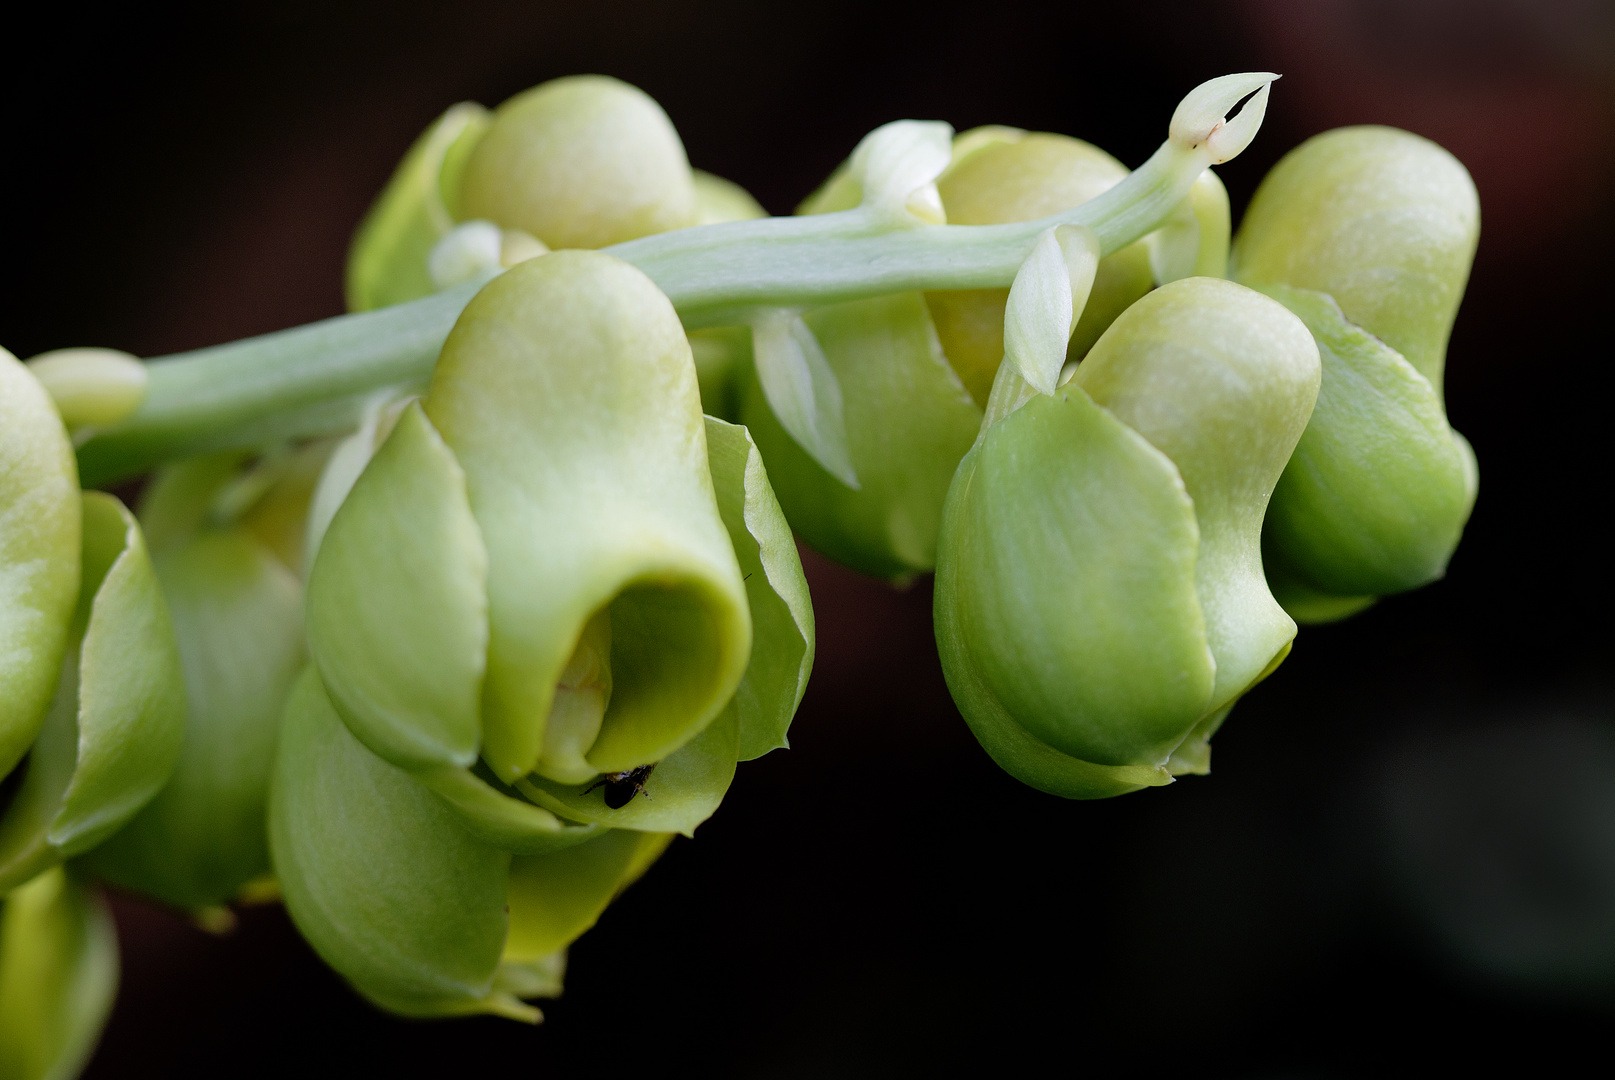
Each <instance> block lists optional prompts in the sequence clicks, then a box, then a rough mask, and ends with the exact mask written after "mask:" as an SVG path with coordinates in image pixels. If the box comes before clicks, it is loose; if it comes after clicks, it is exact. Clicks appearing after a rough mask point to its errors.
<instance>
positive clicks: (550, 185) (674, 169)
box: [457, 75, 696, 248]
mask: <svg viewBox="0 0 1615 1080" xmlns="http://www.w3.org/2000/svg"><path fill="white" fill-rule="evenodd" d="M695 209H696V200H695V187H694V183H693V181H692V180H691V177H690V164H689V161H688V160H687V159H686V158H685V156H684V145H683V143H681V142H680V141H679V137H678V133H677V132H676V131H674V130H673V124H672V121H670V120H669V119H668V118H667V114H666V113H665V112H663V111H662V107H661V106H660V105H658V104H656V102H655V101H654V100H652V99H651V97H650V96H649V95H647V94H646V93H644V92H643V91H641V90H638V89H636V88H634V87H632V86H629V85H628V84H627V83H623V82H619V81H618V80H616V79H612V78H607V77H605V76H602V75H578V76H572V77H569V78H564V79H555V80H552V81H551V82H547V83H545V84H543V85H542V86H537V87H534V88H533V89H531V90H528V91H526V92H525V93H521V94H518V95H516V96H515V97H513V98H511V99H510V100H509V101H507V102H505V103H504V104H503V105H501V106H499V108H498V109H496V110H495V111H494V115H493V123H492V124H491V125H490V126H489V128H488V131H487V133H486V134H485V135H484V136H483V137H482V140H481V141H480V142H479V143H478V144H477V146H476V148H475V149H474V150H472V151H471V154H470V157H469V158H468V159H467V161H466V166H465V173H464V176H463V177H462V180H461V186H460V191H459V204H458V214H457V216H459V217H460V218H462V219H467V218H486V219H488V220H490V221H494V222H497V223H498V224H500V225H502V226H505V227H507V228H516V229H522V230H524V231H526V232H528V233H531V234H532V235H533V236H535V237H537V238H538V239H539V240H541V241H543V242H544V243H545V244H548V245H549V246H550V247H552V248H600V247H606V246H607V245H610V244H616V243H621V242H622V241H624V240H632V239H634V238H636V237H640V236H648V235H650V234H651V233H659V232H666V231H667V230H668V229H678V228H683V227H684V226H686V225H690V224H693V223H694V221H695Z"/></svg>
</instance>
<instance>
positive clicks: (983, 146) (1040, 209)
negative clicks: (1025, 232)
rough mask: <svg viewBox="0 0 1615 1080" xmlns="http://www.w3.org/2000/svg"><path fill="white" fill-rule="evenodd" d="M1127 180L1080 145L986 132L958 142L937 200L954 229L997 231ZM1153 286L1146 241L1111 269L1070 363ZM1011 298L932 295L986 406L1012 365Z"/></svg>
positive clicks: (996, 292)
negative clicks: (1008, 338)
mask: <svg viewBox="0 0 1615 1080" xmlns="http://www.w3.org/2000/svg"><path fill="white" fill-rule="evenodd" d="M1126 176H1127V167H1126V166H1124V165H1123V164H1122V163H1121V162H1119V161H1117V160H1116V159H1115V158H1113V157H1111V156H1110V155H1109V154H1107V153H1105V152H1104V151H1103V150H1101V149H1099V148H1098V147H1096V146H1093V145H1091V144H1089V143H1085V142H1083V141H1082V140H1080V139H1073V138H1070V137H1069V136H1065V135H1049V134H1043V133H1031V134H1028V133H1027V132H1024V131H1020V130H1018V129H1015V128H978V129H976V130H974V131H967V132H964V133H962V134H961V135H959V136H958V138H957V139H956V140H955V149H954V161H953V164H952V165H951V166H949V168H948V171H947V172H945V173H944V174H943V175H942V176H941V178H939V179H938V180H937V190H938V191H939V192H940V193H941V196H942V206H943V209H944V210H945V211H946V212H947V216H948V222H949V224H953V225H996V224H1003V223H1008V222H1014V221H1034V220H1036V219H1038V218H1042V217H1047V216H1048V215H1050V214H1056V213H1059V212H1060V211H1062V210H1069V209H1071V208H1072V207H1074V206H1080V205H1082V204H1083V203H1085V202H1087V201H1088V200H1089V199H1092V198H1094V197H1095V196H1098V195H1100V194H1102V193H1104V192H1105V191H1107V190H1109V189H1110V188H1112V187H1114V186H1115V185H1116V184H1118V183H1120V182H1121V181H1122V180H1123V179H1124V178H1125V177H1126ZM1151 284H1152V281H1151V276H1150V259H1149V251H1148V248H1147V247H1146V245H1145V244H1144V242H1143V241H1139V242H1138V243H1136V244H1132V245H1130V246H1128V247H1126V248H1123V249H1122V250H1121V251H1118V252H1116V253H1114V254H1112V255H1110V256H1108V257H1106V258H1105V259H1102V260H1101V261H1100V263H1099V271H1098V273H1097V275H1096V276H1095V278H1094V284H1093V291H1092V292H1091V293H1090V295H1089V298H1088V306H1087V307H1086V308H1084V309H1083V312H1082V317H1081V319H1080V320H1078V322H1077V326H1076V329H1075V330H1074V331H1072V334H1071V341H1070V344H1069V346H1068V347H1067V355H1068V356H1069V357H1070V359H1072V360H1080V359H1081V358H1082V357H1083V356H1084V355H1085V354H1086V353H1087V352H1088V350H1089V349H1090V348H1092V347H1093V343H1094V342H1095V341H1097V340H1098V339H1099V335H1100V334H1101V333H1103V332H1104V330H1105V327H1107V326H1109V325H1110V324H1111V322H1113V321H1114V320H1115V318H1116V316H1117V315H1119V314H1121V312H1122V311H1123V310H1124V309H1125V308H1126V307H1127V306H1128V305H1129V304H1131V303H1132V302H1133V301H1135V300H1137V299H1138V298H1139V297H1140V296H1143V295H1144V294H1145V293H1146V292H1148V291H1149V290H1150V287H1151ZM1008 298H1009V290H1008V289H974V290H969V291H960V292H932V293H927V294H925V299H926V303H927V305H928V306H929V307H930V310H931V315H932V317H933V318H934V319H935V320H936V327H937V333H938V335H939V336H940V338H941V341H942V348H943V351H944V352H946V353H947V357H948V360H949V361H950V362H951V363H952V365H953V367H954V370H955V371H957V372H958V373H959V377H960V378H961V379H962V380H964V385H965V387H966V388H967V389H968V390H969V391H970V394H971V396H972V397H973V398H974V399H975V400H976V402H977V403H978V404H980V405H983V406H984V405H986V403H987V395H988V391H990V390H991V389H992V384H993V375H994V373H995V372H997V370H998V362H999V361H1000V360H1002V359H1003V358H1004V304H1005V301H1006V300H1008Z"/></svg>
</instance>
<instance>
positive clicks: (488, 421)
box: [271, 252, 813, 1018]
mask: <svg viewBox="0 0 1615 1080" xmlns="http://www.w3.org/2000/svg"><path fill="white" fill-rule="evenodd" d="M388 411H389V412H391V413H392V414H393V415H394V417H395V419H393V421H392V427H391V431H390V433H388V434H386V435H385V437H384V439H383V440H382V441H381V442H380V446H379V448H378V449H375V451H374V456H373V457H371V458H370V460H369V461H368V463H367V464H365V465H364V467H363V471H362V473H360V475H359V476H358V478H357V480H355V481H352V488H351V491H349V492H348V493H347V494H346V498H345V499H343V500H342V501H341V508H340V509H339V510H337V511H336V513H335V515H334V516H333V517H332V518H331V519H330V523H329V526H328V527H326V528H325V529H324V532H323V535H321V536H318V537H317V543H318V552H317V555H316V556H315V561H314V566H313V570H312V573H311V576H310V581H309V589H308V616H307V627H308V640H309V646H310V650H311V653H312V655H313V658H314V661H315V667H316V669H317V674H316V673H313V672H311V673H309V674H307V675H305V676H304V679H303V682H302V683H301V684H300V686H299V689H298V690H297V691H296V692H295V693H294V696H293V701H292V704H291V705H290V706H289V708H288V721H287V724H288V726H287V728H286V732H285V736H284V742H283V746H282V749H281V753H280V762H281V764H280V766H279V770H278V772H277V778H276V781H275V789H274V790H275V794H274V801H273V807H272V811H271V820H272V826H271V828H272V838H273V848H274V854H275V864H276V867H277V870H278V872H279V874H280V876H281V879H282V883H283V886H284V888H285V895H286V899H287V903H288V905H289V907H290V909H291V912H292V914H293V917H294V918H295V919H297V921H298V924H299V926H300V927H301V928H302V929H303V931H304V933H305V935H307V936H308V937H309V939H310V940H311V941H312V942H313V943H314V945H315V947H316V948H317V949H319V950H320V952H321V954H322V955H323V956H325V958H326V959H327V960H328V961H329V962H330V963H331V964H332V965H333V966H335V967H336V968H337V969H338V970H339V971H342V972H343V973H344V974H345V975H346V976H347V977H348V978H349V979H350V980H352V981H353V982H354V984H355V986H356V987H358V988H359V989H360V991H361V992H363V993H365V994H366V995H367V996H370V997H371V998H372V999H374V1000H376V1001H378V1002H380V1003H382V1004H384V1005H386V1006H387V1007H389V1008H393V1009H396V1010H398V1011H403V1012H408V1013H415V1014H428V1013H430V1014H438V1013H453V1012H459V1011H477V1010H483V1011H496V1012H503V1013H506V1014H509V1015H520V1016H527V1017H529V1018H530V1017H531V1015H532V1013H531V1010H530V1009H529V1008H528V1007H527V1006H520V1005H516V1004H513V1002H514V1001H515V999H516V998H519V997H523V996H534V995H536V994H538V993H541V992H542V991H543V987H545V986H549V985H550V982H553V981H554V980H555V979H558V977H559V968H558V964H559V960H558V959H557V954H558V951H559V950H560V949H562V948H564V947H565V946H566V945H567V944H569V943H570V941H571V940H572V939H573V938H575V937H576V935H577V934H579V933H581V932H582V931H583V930H585V929H587V927H588V926H589V925H590V924H592V922H593V921H594V918H595V917H597V916H598V914H599V911H600V910H601V909H602V908H603V907H604V906H605V904H606V903H607V902H609V900H610V899H611V897H612V896H613V895H615V893H616V892H617V891H618V890H619V889H620V888H621V887H623V886H625V885H626V883H627V881H629V880H631V879H632V877H635V876H637V875H638V873H639V872H641V871H642V870H643V869H644V867H645V866H646V865H648V863H649V861H650V860H651V859H653V858H654V856H655V854H656V853H658V852H659V851H660V850H661V848H662V847H663V846H665V843H666V840H667V838H668V836H669V835H670V834H673V833H676V832H684V833H689V832H691V831H693V829H694V828H695V827H696V826H697V825H698V824H699V823H700V822H701V821H703V820H705V819H706V817H708V816H709V815H710V814H711V813H712V811H713V810H714V809H715V808H716V806H717V804H718V802H719V801H720V800H721V798H722V796H723V793H724V791H725V790H726V789H727V787H728V785H729V782H730V780H731V778H732V777H733V774H734V769H735V765H736V762H737V761H739V760H744V759H748V758H752V757H756V756H759V755H760V754H763V753H766V752H767V751H769V750H771V749H773V748H775V747H778V746H782V745H784V741H785V730H786V727H787V726H788V724H789V722H790V718H791V716H792V714H793V713H794V712H795V708H796V704H797V702H798V701H799V700H800V697H801V693H802V690H803V687H804V686H805V682H806V677H807V673H808V670H809V668H810V666H811V662H812V650H813V624H812V614H811V609H810V608H809V606H808V603H807V593H806V585H805V582H804V581H803V579H802V574H801V567H800V564H799V563H798V562H797V559H796V554H795V549H794V547H793V546H792V544H791V541H790V534H789V530H788V528H787V527H786V526H785V524H784V520H783V517H782V516H781V515H780V513H779V509H778V506H777V504H776V503H775V502H774V499H773V495H772V492H771V491H770V489H769V487H768V482H767V476H766V474H765V473H764V472H763V470H762V465H761V459H760V458H759V457H758V455H757V454H756V451H755V449H754V448H753V447H752V446H751V443H750V439H749V437H748V436H747V435H746V433H745V430H744V429H743V428H736V427H732V426H730V425H727V424H725V423H723V422H722V421H717V420H711V419H703V417H702V415H701V409H700V401H699V397H698V393H697V385H696V375H695V367H694V363H693V359H692V357H691V353H690V348H689V345H688V343H687V341H686V339H685V337H684V334H683V331H682V328H681V327H680V325H679V322H678V319H677V316H676V315H675V314H674V312H673V309H672V307H671V305H670V304H669V303H668V301H667V299H666V298H665V297H664V296H663V295H662V294H661V293H660V292H658V291H657V289H656V288H655V286H654V285H652V284H651V283H650V281H649V280H648V279H646V278H645V277H644V275H643V274H641V273H640V272H638V271H637V270H634V269H633V268H632V267H630V266H628V265H626V264H624V263H622V262H620V261H618V260H616V259H613V258H611V257H609V256H606V255H600V254H592V253H587V252H558V253H555V254H552V255H548V256H546V257H544V258H542V259H536V260H532V261H530V262H525V263H523V264H522V265H520V266H518V267H516V268H514V269H513V270H511V271H510V272H509V273H508V274H506V275H504V276H502V277H500V278H498V279H497V280H495V281H493V282H492V283H490V284H489V285H488V286H486V287H485V288H484V289H483V290H482V292H481V293H479V294H478V296H477V298H476V299H475V300H473V301H472V303H471V304H470V305H468V306H467V308H466V310H465V312H464V314H463V315H462V316H461V318H460V321H459V322H458V324H457V325H456V328H455V330H454V332H453V333H452V334H451V335H450V337H449V339H448V341H447V343H446V344H445V346H444V349H443V354H442V356H441V358H440V359H439V362H438V365H437V367H436V370H435V372H434V375H433V379H432V382H431V385H430V386H429V387H428V389H427V392H426V394H425V396H424V398H423V399H422V400H421V401H420V402H418V403H409V404H407V405H405V406H404V407H402V408H401V409H396V408H395V409H392V410H388ZM380 426H381V425H380V423H379V422H378V425H377V427H376V429H374V430H368V431H361V432H360V433H359V434H358V435H357V436H356V437H355V438H356V440H357V442H356V443H354V444H353V445H354V446H355V447H356V448H357V451H358V452H359V453H360V454H361V455H362V454H363V453H364V451H365V450H366V449H367V444H368V446H371V447H373V446H375V443H376V441H377V438H378V435H379V434H380V430H379V429H380ZM347 450H348V448H347V447H344V448H341V449H339V450H338V451H337V453H336V454H335V455H334V456H333V466H332V468H331V470H329V471H328V474H327V478H328V480H329V481H330V482H332V483H337V484H343V483H346V482H347V481H345V480H343V479H341V478H340V477H339V476H338V475H337V473H336V470H337V468H338V464H337V463H339V462H342V461H345V460H346V456H347V455H346V451H347ZM349 468H350V471H351V467H349ZM324 496H325V492H324V491H322V492H320V493H318V494H317V495H316V497H315V504H316V515H315V517H316V525H315V528H316V530H317V529H318V524H317V519H318V507H319V506H320V504H321V503H322V502H328V501H331V500H328V499H325V497H324ZM350 732H351V734H350ZM343 762H348V764H346V765H344V764H343ZM344 776H346V777H347V779H341V778H342V777H344ZM321 777H330V779H329V780H325V779H321ZM334 822H342V823H343V824H342V826H341V827H340V828H337V827H335V826H334V825H333V824H330V823H334ZM399 845H404V847H406V848H407V849H408V851H410V852H413V853H414V854H412V855H410V856H409V857H407V858H406V857H404V854H403V849H402V848H399ZM361 848H362V849H364V851H365V852H366V854H363V855H360V854H358V853H357V851H358V849H361ZM394 849H398V850H397V851H394ZM389 852H393V854H389ZM432 867H441V868H442V872H441V875H438V873H437V871H435V870H433V869H431V868H432ZM382 874H387V875H403V876H404V877H405V878H408V879H409V882H408V883H405V882H404V881H403V880H400V881H399V883H398V884H397V886H396V887H388V888H385V889H383V890H382V891H383V892H385V894H386V896H387V897H388V899H387V900H386V902H385V903H384V904H383V905H382V906H380V907H378V906H377V903H376V901H375V895H376V886H377V881H378V880H380V879H379V878H378V877H377V876H376V875H382ZM507 903H508V905H509V908H510V914H509V917H508V919H509V921H508V929H507V921H506V915H505V914H504V911H505V906H506V904H507ZM533 912H537V914H534V913H533ZM431 927H439V928H440V929H438V930H429V928H431ZM472 941H475V942H477V943H479V944H476V945H474V946H473V945H472V944H469V942H472ZM468 965H469V966H468ZM535 965H536V966H535ZM541 973H548V974H546V975H544V978H546V979H549V980H550V982H544V981H543V980H542V979H540V978H539V974H541ZM512 980H514V981H512ZM523 980H527V982H525V983H524V982H523ZM535 980H536V981H535ZM529 983H530V984H531V986H532V987H536V989H532V991H531V993H529V992H527V991H524V990H522V989H521V988H520V987H521V986H525V985H528V984H529Z"/></svg>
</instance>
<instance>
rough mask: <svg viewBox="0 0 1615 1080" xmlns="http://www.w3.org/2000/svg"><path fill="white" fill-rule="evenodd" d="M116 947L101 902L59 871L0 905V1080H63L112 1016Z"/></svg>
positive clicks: (86, 1057)
mask: <svg viewBox="0 0 1615 1080" xmlns="http://www.w3.org/2000/svg"><path fill="white" fill-rule="evenodd" d="M117 988H118V940H117V936H116V931H115V930H114V929H113V925H112V913H111V912H109V911H108V910H107V906H106V902H105V901H103V900H102V899H101V897H100V896H99V895H98V894H96V893H95V892H93V891H91V890H89V889H87V888H85V886H84V885H83V884H81V883H80V882H79V881H77V880H76V879H75V878H73V877H71V876H69V875H68V874H67V873H65V872H64V871H63V870H61V869H60V868H55V869H51V870H47V871H45V872H44V873H43V874H40V875H39V876H38V877H36V878H34V879H33V880H32V881H30V882H28V884H26V885H23V886H20V887H19V888H17V889H14V890H13V891H12V892H11V895H9V896H7V897H6V898H5V899H4V900H0V1077H5V1078H6V1080H69V1078H70V1077H74V1076H77V1075H78V1074H79V1071H80V1070H81V1069H83V1067H84V1064H85V1062H86V1061H88V1060H89V1057H90V1053H91V1051H93V1050H94V1049H95V1043H96V1040H97V1039H99V1038H100V1036H101V1029H102V1028H103V1027H104V1026H105V1025H106V1022H107V1017H108V1016H109V1015H111V1013H112V1001H113V998H114V996H115V995H116V993H117Z"/></svg>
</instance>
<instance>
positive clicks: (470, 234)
mask: <svg viewBox="0 0 1615 1080" xmlns="http://www.w3.org/2000/svg"><path fill="white" fill-rule="evenodd" d="M503 251H504V235H503V233H501V232H500V230H499V226H497V225H495V224H494V223H493V222H491V221H467V222H466V223H464V224H463V225H458V226H456V227H455V228H454V229H453V230H452V231H451V232H450V233H449V234H448V235H447V236H445V237H443V239H441V240H439V241H438V242H437V244H436V245H435V246H434V247H433V248H432V253H431V254H430V255H428V256H427V257H426V272H427V273H428V274H430V275H431V278H432V284H433V285H435V286H436V287H437V288H438V289H439V290H442V289H452V288H453V287H454V286H456V285H463V284H464V283H465V282H467V281H471V280H474V279H475V278H478V277H482V276H485V275H490V274H497V273H498V272H499V271H500V270H502V269H504V267H503V266H502V265H501V264H500V258H499V257H500V255H501V254H502V253H503Z"/></svg>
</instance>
